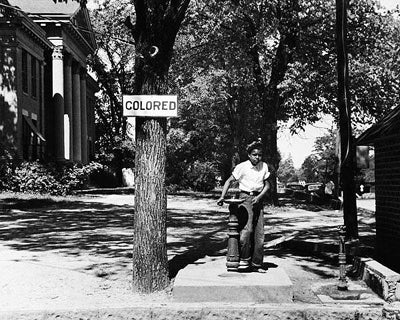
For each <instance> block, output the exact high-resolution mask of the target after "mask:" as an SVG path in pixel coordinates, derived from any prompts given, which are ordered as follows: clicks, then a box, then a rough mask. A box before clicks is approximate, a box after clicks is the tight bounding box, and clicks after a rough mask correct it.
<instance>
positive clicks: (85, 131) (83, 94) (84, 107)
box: [81, 68, 88, 164]
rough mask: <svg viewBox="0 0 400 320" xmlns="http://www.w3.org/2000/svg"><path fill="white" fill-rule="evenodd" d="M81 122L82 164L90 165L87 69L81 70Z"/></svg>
mask: <svg viewBox="0 0 400 320" xmlns="http://www.w3.org/2000/svg"><path fill="white" fill-rule="evenodd" d="M81 115H82V118H81V121H82V162H83V163H84V164H86V163H88V114H87V103H86V69H85V68H82V69H81Z"/></svg>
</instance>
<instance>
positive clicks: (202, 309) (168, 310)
mask: <svg viewBox="0 0 400 320" xmlns="http://www.w3.org/2000/svg"><path fill="white" fill-rule="evenodd" d="M382 314H383V310H382V308H381V307H380V308H376V307H371V306H368V305H365V306H355V307H354V306H343V305H339V306H338V305H335V306H327V305H308V304H307V305H304V304H296V303H291V304H259V305H248V304H237V303H235V304H220V303H202V304H173V303H172V304H169V303H168V304H165V305H153V306H148V307H128V308H101V309H91V310H83V309H82V310H47V311H46V310H43V311H17V312H0V320H5V319H7V320H17V319H18V320H28V319H29V320H35V319H41V320H52V319H58V320H59V319H81V320H84V319H85V320H86V319H117V320H118V319H121V320H122V319H123V320H125V319H126V320H127V319H131V320H133V319H135V320H139V319H154V320H160V319H171V320H175V319H176V320H181V319H182V320H183V319H190V320H197V319H199V320H200V319H202V320H208V319H210V320H211V319H213V320H215V319H252V320H258V319H260V320H261V319H274V320H284V319H285V320H288V319H296V320H302V319H304V320H325V319H326V320H331V319H335V320H336V319H337V320H341V319H343V320H348V319H359V320H360V319H368V320H375V319H376V320H378V319H382Z"/></svg>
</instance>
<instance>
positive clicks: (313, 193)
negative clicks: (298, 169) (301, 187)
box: [305, 182, 327, 204]
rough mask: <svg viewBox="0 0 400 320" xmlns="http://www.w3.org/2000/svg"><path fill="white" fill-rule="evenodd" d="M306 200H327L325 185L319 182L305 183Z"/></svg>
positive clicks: (322, 201) (315, 202) (316, 202)
mask: <svg viewBox="0 0 400 320" xmlns="http://www.w3.org/2000/svg"><path fill="white" fill-rule="evenodd" d="M305 190H306V193H307V200H308V201H309V202H310V203H314V204H322V203H324V202H325V201H326V200H327V197H326V196H325V185H324V184H323V183H321V182H314V183H307V184H306V187H305Z"/></svg>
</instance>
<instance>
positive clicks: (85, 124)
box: [0, 0, 98, 163]
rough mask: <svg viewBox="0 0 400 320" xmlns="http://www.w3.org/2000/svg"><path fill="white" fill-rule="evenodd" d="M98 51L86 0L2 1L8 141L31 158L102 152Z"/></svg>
mask: <svg viewBox="0 0 400 320" xmlns="http://www.w3.org/2000/svg"><path fill="white" fill-rule="evenodd" d="M95 49H96V42H95V38H94V36H93V32H92V27H91V24H90V18H89V14H88V10H87V8H86V1H76V0H69V1H65V0H30V1H29V0H0V70H1V73H0V142H1V144H2V145H3V146H7V147H12V148H14V149H15V150H16V152H17V157H18V158H20V159H25V160H35V159H42V160H45V161H76V162H82V163H87V162H88V161H89V160H90V159H91V158H92V157H93V155H94V139H95V132H94V101H95V100H94V94H95V92H96V91H97V90H98V87H97V84H96V82H95V81H94V80H93V79H92V78H91V77H90V76H89V75H88V74H87V65H86V59H87V57H88V55H90V54H92V53H93V52H94V50H95Z"/></svg>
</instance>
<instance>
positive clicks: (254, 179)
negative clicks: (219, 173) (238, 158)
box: [232, 160, 270, 192]
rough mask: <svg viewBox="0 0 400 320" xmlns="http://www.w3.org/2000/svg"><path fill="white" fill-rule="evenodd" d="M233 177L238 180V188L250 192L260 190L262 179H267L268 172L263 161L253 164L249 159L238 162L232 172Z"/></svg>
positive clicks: (262, 185)
mask: <svg viewBox="0 0 400 320" xmlns="http://www.w3.org/2000/svg"><path fill="white" fill-rule="evenodd" d="M232 175H233V177H234V178H235V179H236V180H237V181H239V189H240V190H243V191H246V192H251V191H257V192H260V191H262V189H263V187H264V181H265V180H267V179H268V177H269V175H270V172H269V170H268V165H267V164H266V163H265V162H259V163H258V164H257V165H255V166H253V165H252V163H251V162H250V160H247V161H244V162H242V163H239V164H238V165H237V166H236V167H235V168H234V169H233V172H232Z"/></svg>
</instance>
